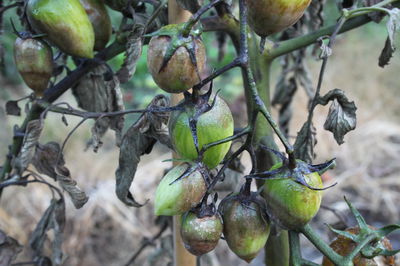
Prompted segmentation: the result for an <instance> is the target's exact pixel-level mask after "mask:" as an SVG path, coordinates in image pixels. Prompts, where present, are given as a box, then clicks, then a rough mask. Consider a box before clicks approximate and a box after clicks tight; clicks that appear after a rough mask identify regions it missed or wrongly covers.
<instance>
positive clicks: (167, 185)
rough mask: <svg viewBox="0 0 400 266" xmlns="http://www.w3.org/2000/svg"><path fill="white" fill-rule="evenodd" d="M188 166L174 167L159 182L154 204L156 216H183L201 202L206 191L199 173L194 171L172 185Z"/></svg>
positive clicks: (204, 183)
mask: <svg viewBox="0 0 400 266" xmlns="http://www.w3.org/2000/svg"><path fill="white" fill-rule="evenodd" d="M190 166H191V165H189V164H186V163H184V164H181V165H178V166H175V167H174V168H172V169H171V170H170V171H169V172H168V173H167V174H166V175H165V176H164V178H163V179H162V180H161V182H160V184H159V185H158V187H157V190H156V197H155V202H154V213H155V214H156V215H168V216H173V215H179V214H183V213H185V212H187V211H189V210H190V209H191V208H193V207H195V206H196V205H197V204H198V203H199V202H200V201H201V199H202V198H203V196H204V194H205V193H206V191H207V186H206V182H205V181H204V178H203V175H202V174H201V173H200V171H198V170H196V171H194V172H193V173H192V174H190V175H189V176H187V177H183V178H182V179H180V180H178V181H176V182H175V183H173V182H174V181H175V180H176V179H177V178H179V177H180V176H181V175H182V174H183V173H185V171H186V170H187V169H188V168H189V167H190ZM172 183H173V184H172Z"/></svg>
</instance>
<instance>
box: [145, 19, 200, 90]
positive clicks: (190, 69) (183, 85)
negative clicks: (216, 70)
mask: <svg viewBox="0 0 400 266" xmlns="http://www.w3.org/2000/svg"><path fill="white" fill-rule="evenodd" d="M179 34H180V33H179V26H177V25H168V26H165V27H164V28H161V29H160V30H159V33H157V34H155V36H153V37H152V38H151V40H150V44H149V48H148V52H147V66H148V68H149V72H150V74H151V76H152V77H153V79H154V81H155V82H156V84H157V85H158V86H159V87H160V88H161V89H163V90H165V91H166V92H169V93H181V92H184V91H186V90H188V89H190V88H192V87H193V86H194V85H195V84H197V83H199V82H200V73H202V72H203V70H204V67H205V61H206V52H205V48H204V44H203V42H202V41H201V39H200V37H199V36H194V35H189V36H188V37H183V36H180V35H179Z"/></svg>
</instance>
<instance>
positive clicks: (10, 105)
mask: <svg viewBox="0 0 400 266" xmlns="http://www.w3.org/2000/svg"><path fill="white" fill-rule="evenodd" d="M6 113H7V114H8V115H15V116H20V115H21V108H20V107H19V106H18V102H17V101H8V102H7V103H6Z"/></svg>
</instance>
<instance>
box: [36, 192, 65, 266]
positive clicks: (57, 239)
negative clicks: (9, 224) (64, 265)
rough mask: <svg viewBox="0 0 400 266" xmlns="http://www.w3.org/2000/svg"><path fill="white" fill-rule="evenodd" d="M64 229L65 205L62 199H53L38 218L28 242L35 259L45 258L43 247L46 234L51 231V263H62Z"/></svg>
mask: <svg viewBox="0 0 400 266" xmlns="http://www.w3.org/2000/svg"><path fill="white" fill-rule="evenodd" d="M64 227H65V204H64V201H63V200H62V199H59V200H55V199H53V200H52V201H51V203H50V206H49V207H48V208H47V210H46V211H45V212H44V214H43V216H42V218H40V221H39V223H38V224H37V225H36V228H35V230H34V231H33V233H32V235H31V238H30V240H29V245H30V246H31V248H32V249H33V251H34V253H35V256H36V257H37V258H39V259H40V258H42V257H45V256H43V254H42V253H43V245H44V243H45V241H46V239H47V232H48V231H50V230H51V229H53V232H54V239H53V241H52V263H53V264H54V265H61V262H62V256H63V252H62V247H61V245H62V237H63V231H64Z"/></svg>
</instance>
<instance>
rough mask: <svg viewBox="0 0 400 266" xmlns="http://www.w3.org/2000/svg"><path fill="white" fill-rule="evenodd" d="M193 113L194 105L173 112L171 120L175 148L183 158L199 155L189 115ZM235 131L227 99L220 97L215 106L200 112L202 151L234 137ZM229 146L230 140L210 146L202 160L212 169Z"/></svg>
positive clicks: (199, 133)
mask: <svg viewBox="0 0 400 266" xmlns="http://www.w3.org/2000/svg"><path fill="white" fill-rule="evenodd" d="M194 112H195V108H194V107H193V108H191V107H188V108H187V109H186V110H185V111H181V110H178V111H174V112H172V113H171V116H170V119H169V122H168V128H169V134H170V138H171V140H172V145H173V146H174V148H175V151H176V152H177V153H178V154H179V156H181V157H182V158H184V159H190V160H195V159H197V157H198V154H197V151H196V147H195V145H194V141H193V137H192V133H191V131H190V127H189V116H192V115H193V113H194ZM233 130H234V123H233V117H232V113H231V111H230V109H229V107H228V105H227V104H226V103H225V102H224V100H222V99H221V98H220V97H219V96H217V98H216V101H215V104H214V106H213V108H212V109H211V110H209V111H208V112H206V113H203V114H202V115H200V117H199V119H198V121H197V137H198V141H199V149H200V150H201V148H202V147H203V145H205V144H208V143H212V142H215V141H218V140H221V139H224V138H227V137H230V136H232V135H233ZM230 147H231V142H226V143H222V144H219V145H216V146H214V147H211V148H209V149H208V150H207V151H206V152H205V153H204V155H203V163H204V164H205V165H206V166H207V167H208V168H210V169H212V168H215V167H216V166H217V165H218V164H219V163H220V162H221V161H222V160H223V159H224V157H225V155H226V154H227V152H228V151H229V148H230Z"/></svg>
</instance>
